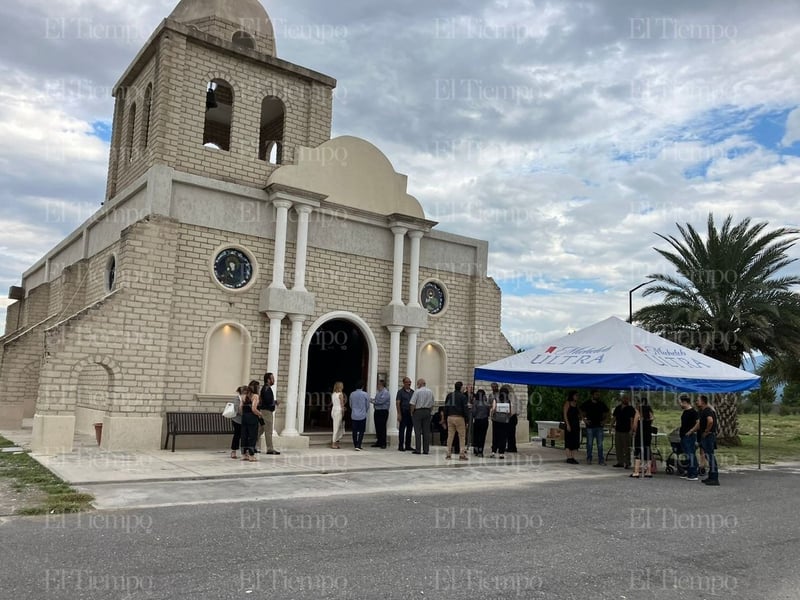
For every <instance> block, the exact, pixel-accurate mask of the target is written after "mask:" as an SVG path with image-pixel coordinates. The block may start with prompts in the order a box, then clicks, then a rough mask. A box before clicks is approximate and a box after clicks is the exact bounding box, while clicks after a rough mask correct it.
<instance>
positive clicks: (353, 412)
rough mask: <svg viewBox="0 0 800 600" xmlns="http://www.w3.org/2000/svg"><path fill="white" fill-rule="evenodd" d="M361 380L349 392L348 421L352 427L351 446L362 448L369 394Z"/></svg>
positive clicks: (357, 448)
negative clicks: (353, 389) (351, 391)
mask: <svg viewBox="0 0 800 600" xmlns="http://www.w3.org/2000/svg"><path fill="white" fill-rule="evenodd" d="M363 387H364V384H363V382H362V381H361V380H359V381H357V382H356V391H355V392H353V393H352V394H350V422H351V426H352V428H353V448H354V449H355V450H358V451H360V450H362V444H363V443H364V432H365V431H366V430H367V413H368V412H369V395H368V394H367V392H365V391H364V390H363V389H362V388H363Z"/></svg>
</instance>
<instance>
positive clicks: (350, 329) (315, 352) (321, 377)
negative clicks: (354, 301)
mask: <svg viewBox="0 0 800 600" xmlns="http://www.w3.org/2000/svg"><path fill="white" fill-rule="evenodd" d="M369 358H370V356H369V344H368V340H367V339H366V337H365V335H364V333H363V332H362V331H361V329H360V328H359V326H358V325H357V324H356V323H354V322H352V321H350V320H348V319H343V318H337V319H332V320H330V321H327V322H325V323H323V324H322V325H320V326H319V327H318V328H317V329H316V331H314V332H313V334H311V339H310V341H309V344H308V359H307V360H306V379H305V394H304V397H305V406H304V411H303V427H302V431H303V432H306V433H313V432H315V431H320V432H321V431H330V430H331V427H332V423H331V413H330V407H331V390H332V389H333V384H334V383H335V382H336V381H341V382H343V383H344V389H345V392H346V393H347V394H348V395H349V394H350V392H352V391H353V390H354V389H355V384H356V382H357V381H358V380H359V379H360V380H361V381H363V382H364V383H365V387H366V384H367V383H368V381H369V379H368V377H369ZM345 420H346V421H345V427H348V428H349V414H348V413H345Z"/></svg>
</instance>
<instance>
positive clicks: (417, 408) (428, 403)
mask: <svg viewBox="0 0 800 600" xmlns="http://www.w3.org/2000/svg"><path fill="white" fill-rule="evenodd" d="M408 404H409V406H410V407H411V419H412V421H413V423H414V441H415V443H416V447H415V448H414V452H413V454H428V453H429V452H430V449H431V409H433V404H434V397H433V392H432V391H431V390H429V389H428V388H427V387H426V386H425V380H424V379H423V378H421V377H420V378H419V379H418V380H417V389H416V390H415V391H414V393H413V394H412V395H411V400H409V402H408Z"/></svg>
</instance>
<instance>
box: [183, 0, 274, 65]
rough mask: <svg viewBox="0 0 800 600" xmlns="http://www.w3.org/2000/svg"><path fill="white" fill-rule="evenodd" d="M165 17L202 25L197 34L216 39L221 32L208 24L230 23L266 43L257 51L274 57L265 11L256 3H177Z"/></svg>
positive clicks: (243, 0)
mask: <svg viewBox="0 0 800 600" xmlns="http://www.w3.org/2000/svg"><path fill="white" fill-rule="evenodd" d="M169 18H170V19H173V20H175V21H178V22H180V23H184V24H187V25H188V24H195V25H199V24H200V23H202V25H199V28H200V30H201V31H206V33H211V34H212V35H219V36H222V32H221V31H219V30H218V29H216V28H215V27H214V26H213V25H209V24H210V23H214V22H218V21H224V22H226V23H230V24H233V25H235V26H236V27H237V29H239V30H241V31H242V32H243V33H244V35H245V36H247V37H250V36H256V37H259V38H262V39H265V40H267V45H266V47H259V48H258V49H259V50H260V51H262V52H266V53H267V54H272V55H274V51H275V30H274V29H273V27H272V21H271V20H270V18H269V15H268V14H267V11H266V9H265V8H264V7H263V6H262V4H261V3H260V2H259V1H258V0H181V1H180V2H179V3H178V6H176V7H175V9H174V10H173V11H172V13H171V14H170V16H169ZM259 46H261V45H259Z"/></svg>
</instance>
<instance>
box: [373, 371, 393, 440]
mask: <svg viewBox="0 0 800 600" xmlns="http://www.w3.org/2000/svg"><path fill="white" fill-rule="evenodd" d="M391 401H392V396H391V395H390V394H389V390H387V389H386V381H384V380H383V379H378V389H377V391H376V392H375V397H374V398H373V399H372V400H371V402H372V403H373V404H374V405H375V414H374V416H373V418H374V420H375V437H376V438H377V439H376V440H375V443H374V444H372V447H373V448H386V423H387V422H388V421H389V404H390V403H391Z"/></svg>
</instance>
